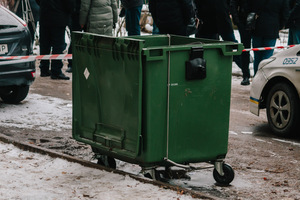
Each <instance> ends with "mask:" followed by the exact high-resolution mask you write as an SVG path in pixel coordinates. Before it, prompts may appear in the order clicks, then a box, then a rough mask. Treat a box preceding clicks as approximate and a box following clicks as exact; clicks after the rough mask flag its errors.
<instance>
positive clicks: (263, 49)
mask: <svg viewBox="0 0 300 200" xmlns="http://www.w3.org/2000/svg"><path fill="white" fill-rule="evenodd" d="M294 46H296V45H288V46H277V47H260V48H252V49H244V50H243V52H245V51H266V50H272V49H285V48H290V47H294Z"/></svg>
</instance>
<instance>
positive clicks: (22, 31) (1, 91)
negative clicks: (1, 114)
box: [0, 5, 35, 104]
mask: <svg viewBox="0 0 300 200" xmlns="http://www.w3.org/2000/svg"><path fill="white" fill-rule="evenodd" d="M31 54H32V42H31V37H30V32H29V29H28V27H27V25H26V23H25V22H24V21H23V20H22V19H20V18H19V17H18V16H16V15H15V14H14V13H12V12H11V11H9V10H8V9H6V8H5V7H3V6H1V5H0V57H6V56H26V55H31ZM34 79H35V60H34V59H26V60H7V59H0V97H1V99H2V101H4V102H5V103H13V104H16V103H19V102H20V101H22V100H24V99H25V98H26V96H27V94H28V92H29V87H30V85H31V84H32V83H33V81H34Z"/></svg>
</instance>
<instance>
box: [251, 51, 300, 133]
mask: <svg viewBox="0 0 300 200" xmlns="http://www.w3.org/2000/svg"><path fill="white" fill-rule="evenodd" d="M264 108H266V113H267V118H268V123H269V126H270V128H271V129H272V131H273V132H274V133H275V134H277V135H279V136H291V135H295V134H299V130H300V123H299V122H300V45H297V46H295V47H292V48H289V49H287V50H285V51H282V52H280V53H277V54H275V55H274V56H272V57H271V58H269V59H266V60H263V61H262V62H261V63H260V65H259V70H258V72H257V73H256V75H255V77H254V79H253V81H252V85H251V90H250V111H251V112H252V113H253V114H255V115H259V112H260V109H264Z"/></svg>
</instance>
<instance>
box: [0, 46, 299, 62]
mask: <svg viewBox="0 0 300 200" xmlns="http://www.w3.org/2000/svg"><path fill="white" fill-rule="evenodd" d="M294 46H296V45H287V46H276V47H259V48H252V49H243V52H247V51H267V50H273V49H286V48H290V47H294ZM27 59H32V60H33V59H35V60H65V59H67V60H71V59H72V54H52V55H30V56H0V60H27Z"/></svg>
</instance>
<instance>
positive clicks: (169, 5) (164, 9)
mask: <svg viewBox="0 0 300 200" xmlns="http://www.w3.org/2000/svg"><path fill="white" fill-rule="evenodd" d="M149 10H150V12H151V14H152V17H153V19H154V22H155V24H156V25H157V26H158V28H159V29H164V30H166V29H169V30H171V29H174V28H178V29H182V28H185V29H186V27H187V25H188V24H189V22H190V19H191V18H194V17H195V15H196V13H195V7H194V4H193V1H192V0H150V1H149Z"/></svg>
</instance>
